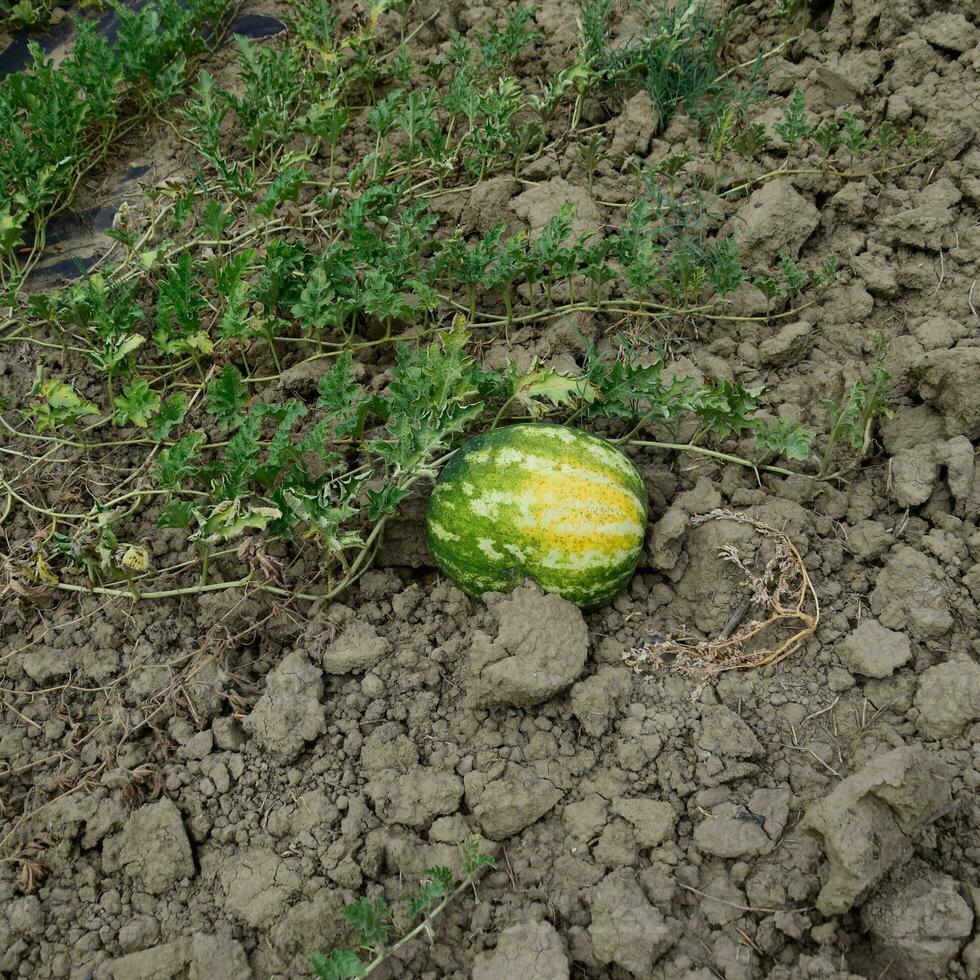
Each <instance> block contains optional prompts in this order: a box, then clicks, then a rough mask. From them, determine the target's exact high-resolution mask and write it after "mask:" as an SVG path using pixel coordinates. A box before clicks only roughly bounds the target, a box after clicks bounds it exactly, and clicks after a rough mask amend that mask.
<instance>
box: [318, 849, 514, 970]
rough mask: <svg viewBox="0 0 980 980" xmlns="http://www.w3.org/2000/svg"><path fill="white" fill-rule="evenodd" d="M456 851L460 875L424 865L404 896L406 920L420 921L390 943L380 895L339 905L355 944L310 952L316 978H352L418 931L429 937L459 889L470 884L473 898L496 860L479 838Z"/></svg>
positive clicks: (387, 911) (389, 918)
mask: <svg viewBox="0 0 980 980" xmlns="http://www.w3.org/2000/svg"><path fill="white" fill-rule="evenodd" d="M460 850H461V852H462V871H463V875H462V877H461V878H459V879H457V877H456V875H455V874H454V873H453V872H452V871H451V870H450V869H449V868H445V867H433V868H428V869H427V870H426V871H425V873H424V875H423V877H422V880H421V882H420V884H419V889H418V892H417V893H416V894H415V895H411V896H409V897H408V898H407V899H405V906H406V912H407V914H408V917H409V920H410V921H411V922H415V920H417V919H421V921H420V922H418V924H417V925H415V926H413V927H412V928H411V929H410V930H409V931H407V932H406V933H405V934H404V935H403V936H401V938H399V939H398V940H397V941H395V942H394V943H391V945H389V938H390V936H391V933H392V931H393V930H394V929H395V923H394V918H393V910H392V908H391V906H389V905H388V903H387V902H386V901H385V900H384V899H383V898H362V899H359V900H358V901H356V902H352V903H351V904H350V905H347V906H345V908H344V909H343V916H344V918H345V919H346V920H347V921H348V922H349V923H350V925H351V926H352V927H353V928H354V930H355V934H356V945H355V946H352V947H345V948H343V949H335V950H334V951H333V952H332V953H331V954H330V956H329V957H327V956H324V955H323V954H322V953H313V954H312V956H311V957H310V961H311V963H312V965H313V972H314V976H315V977H316V978H317V980H353V978H356V977H366V976H370V974H372V973H373V972H374V971H375V970H377V969H378V967H380V966H381V965H382V963H384V962H385V961H386V960H387V959H388V958H389V957H390V956H392V955H393V954H394V953H396V952H397V951H398V950H399V949H401V948H402V947H403V946H405V945H406V944H407V943H409V942H411V941H412V940H413V939H415V938H416V937H417V936H419V935H421V934H423V933H424V934H425V935H426V936H427V937H428V938H429V940H430V941H432V940H434V939H435V923H436V920H437V919H438V917H439V916H440V915H441V914H442V912H443V911H445V909H446V908H447V906H448V905H449V904H450V903H451V902H452V901H453V900H454V899H456V898H457V897H458V896H459V895H460V893H462V892H463V891H466V890H467V889H472V890H473V896H474V899H475V900H476V901H479V896H478V895H477V891H476V883H477V880H478V879H479V877H480V875H481V874H482V873H483V871H484V870H485V869H486V868H494V867H496V862H495V861H494V859H493V858H492V857H491V856H490V855H489V854H486V853H484V852H483V851H481V850H480V838H479V837H475V836H473V837H467V838H466V839H465V840H464V841H463V842H462V844H460ZM365 959H366V961H365Z"/></svg>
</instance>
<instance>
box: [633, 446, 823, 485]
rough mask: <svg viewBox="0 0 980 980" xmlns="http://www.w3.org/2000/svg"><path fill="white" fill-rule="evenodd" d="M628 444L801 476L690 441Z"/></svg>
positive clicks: (779, 467) (778, 467)
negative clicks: (707, 457) (695, 454)
mask: <svg viewBox="0 0 980 980" xmlns="http://www.w3.org/2000/svg"><path fill="white" fill-rule="evenodd" d="M626 445H628V446H641V447H643V448H644V449H672V450H674V451H675V452H681V453H697V454H698V455H700V456H710V457H711V458H712V459H719V460H721V461H722V462H725V463H735V464H737V465H738V466H745V467H747V468H748V469H750V470H754V471H755V472H756V473H758V472H759V471H760V470H762V471H763V472H765V473H778V474H779V475H780V476H800V474H799V473H796V472H794V471H793V470H787V469H784V468H783V467H782V466H769V465H766V464H764V463H753V462H752V460H751V459H745V458H743V457H742V456H732V455H731V454H730V453H721V452H718V450H717V449H706V448H705V447H704V446H694V445H691V444H690V443H680V442H651V441H650V440H648V439H629V440H627V441H626ZM804 475H805V474H804Z"/></svg>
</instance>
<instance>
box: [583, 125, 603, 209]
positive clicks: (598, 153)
mask: <svg viewBox="0 0 980 980" xmlns="http://www.w3.org/2000/svg"><path fill="white" fill-rule="evenodd" d="M608 146H609V142H608V140H606V139H605V137H603V136H602V135H601V134H600V133H593V134H592V135H591V136H589V138H588V139H587V140H586V141H585V142H584V143H583V144H582V147H581V150H580V153H581V160H582V169H583V170H585V178H586V180H587V181H588V185H589V197H594V196H595V194H594V192H593V189H592V183H593V181H594V179H595V172H596V169H597V168H598V166H599V164H600V163H602V161H603V160H605V159H606V149H607V148H608Z"/></svg>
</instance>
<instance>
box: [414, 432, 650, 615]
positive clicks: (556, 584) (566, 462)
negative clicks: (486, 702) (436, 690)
mask: <svg viewBox="0 0 980 980" xmlns="http://www.w3.org/2000/svg"><path fill="white" fill-rule="evenodd" d="M646 523H647V495H646V488H645V487H644V485H643V480H642V479H641V478H640V474H639V473H637V471H636V467H635V466H634V465H633V464H632V462H630V460H629V458H628V457H627V456H625V455H624V454H623V453H622V452H620V451H619V450H618V449H617V448H616V447H615V446H613V445H612V444H611V443H609V442H606V440H604V439H600V438H598V437H597V436H593V435H590V434H588V433H587V432H582V431H580V430H578V429H571V428H568V427H567V426H563V425H551V424H547V423H526V424H521V425H510V426H504V427H502V428H499V429H492V430H491V431H489V432H486V433H484V434H483V435H480V436H477V437H476V438H475V439H472V440H470V441H469V442H468V443H466V444H465V445H464V446H463V447H462V448H461V449H459V450H458V451H457V452H456V453H455V455H454V456H453V457H452V458H451V459H450V461H449V463H448V464H447V465H446V466H445V468H444V469H443V471H442V473H441V474H440V476H439V479H438V480H437V481H436V485H435V488H434V489H433V491H432V497H431V499H430V501H429V508H428V513H427V516H426V536H427V537H428V541H429V547H430V549H431V550H432V555H433V557H434V558H435V560H436V563H437V564H438V566H439V567H440V568H441V569H442V571H443V572H445V574H446V575H448V576H449V577H450V578H451V579H452V580H453V581H454V582H456V584H457V585H459V586H460V588H462V589H463V590H464V591H465V592H467V593H469V594H470V595H472V596H481V595H482V594H483V593H484V592H505V591H507V590H509V589H510V588H512V587H513V586H514V585H515V584H518V583H520V582H521V581H522V580H523V579H525V578H530V579H533V580H534V581H535V582H537V583H538V585H540V586H541V588H543V589H544V590H545V591H547V592H555V593H557V594H558V595H560V596H563V597H564V598H566V599H568V600H569V601H570V602H574V603H575V604H576V605H578V606H581V607H582V608H583V609H594V608H596V607H597V606H601V605H602V604H603V603H604V602H607V601H608V600H610V599H612V598H613V597H614V596H615V595H616V594H617V593H618V592H620V590H622V589H623V588H624V587H625V586H626V584H627V583H628V582H629V580H630V578H631V577H632V575H633V572H634V570H635V569H636V563H637V561H638V560H639V557H640V552H641V550H642V548H643V539H644V535H645V532H646Z"/></svg>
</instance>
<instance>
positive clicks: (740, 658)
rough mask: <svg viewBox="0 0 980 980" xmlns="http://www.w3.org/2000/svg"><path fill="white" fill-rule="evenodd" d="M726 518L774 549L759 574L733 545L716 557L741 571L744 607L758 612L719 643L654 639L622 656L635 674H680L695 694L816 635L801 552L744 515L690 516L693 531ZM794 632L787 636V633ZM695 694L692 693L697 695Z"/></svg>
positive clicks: (681, 637)
mask: <svg viewBox="0 0 980 980" xmlns="http://www.w3.org/2000/svg"><path fill="white" fill-rule="evenodd" d="M716 520H726V521H737V522H738V523H739V524H748V525H750V526H751V527H753V528H754V529H755V530H756V531H757V532H758V533H759V534H760V535H762V536H763V537H764V538H767V539H769V540H770V541H771V542H772V545H773V547H774V549H775V552H774V554H773V556H772V557H771V558H770V559H769V560H768V561H767V562H766V565H765V567H764V568H763V569H762V571H761V572H760V573H759V574H756V573H755V572H753V571H752V569H751V568H749V567H748V565H747V564H746V563H745V561H744V560H743V558H742V557H741V555H739V553H738V551H737V550H736V549H735V548H734V547H731V546H726V547H724V548H722V549H721V551H720V553H719V558H721V559H722V560H723V561H727V562H731V563H732V564H733V565H736V566H737V567H738V568H739V569H741V571H742V572H743V573H744V575H745V578H746V582H747V584H748V585H749V587H750V588H751V594H750V596H749V597H748V599H747V600H746V603H745V605H744V606H743V607H741V608H742V610H744V613H743V614H745V613H748V612H749V610H753V609H754V610H757V613H756V616H755V617H754V618H752V619H750V620H749V621H747V622H744V623H742V624H741V625H739V624H738V621H737V618H734V617H733V619H734V620H735V621H734V622H733V621H729V625H728V626H727V627H726V628H725V630H724V631H723V632H722V634H721V636H719V637H718V638H717V639H713V640H707V639H703V638H701V637H698V636H695V635H693V634H689V633H682V634H678V635H675V636H668V637H656V638H655V639H653V640H650V641H647V642H645V643H642V644H641V645H640V646H638V647H634V648H633V649H632V650H628V651H626V652H625V653H624V654H623V659H624V660H625V661H626V664H627V665H628V666H629V667H632V668H633V669H634V670H636V671H638V672H643V673H647V672H661V673H672V674H684V675H686V676H688V677H692V678H694V679H695V680H696V681H698V682H699V683H698V688H697V692H700V690H701V688H702V687H703V686H704V684H706V683H707V682H708V681H709V680H711V679H712V678H714V677H716V676H717V675H718V674H720V673H722V672H723V671H726V670H747V669H749V668H751V667H763V666H765V665H766V664H772V663H776V662H777V661H778V660H782V659H783V657H787V656H789V655H790V654H791V653H792V652H793V651H794V650H796V649H797V648H798V647H799V646H800V645H801V644H802V643H803V642H804V641H806V640H807V639H809V638H810V637H811V636H813V634H814V633H815V632H816V629H817V624H818V623H819V621H820V604H819V602H818V601H817V594H816V592H815V591H814V588H813V583H812V582H811V581H810V576H809V575H808V574H807V570H806V566H805V565H804V564H803V559H802V558H801V557H800V553H799V551H797V549H796V547H795V546H794V545H793V542H792V541H790V539H789V537H788V536H787V535H786V534H785V533H784V532H783V531H780V530H777V529H776V528H774V527H770V526H769V525H768V524H764V523H763V522H762V521H757V520H753V519H752V518H751V517H748V516H747V515H745V514H739V513H735V512H734V511H728V510H713V511H709V512H708V513H707V514H698V515H696V516H694V517H692V518H691V524H692V525H693V526H695V527H697V526H698V525H700V524H704V523H705V522H707V521H716ZM787 629H790V630H791V631H792V632H791V633H790V635H789V636H786V630H787ZM697 692H696V693H697Z"/></svg>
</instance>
